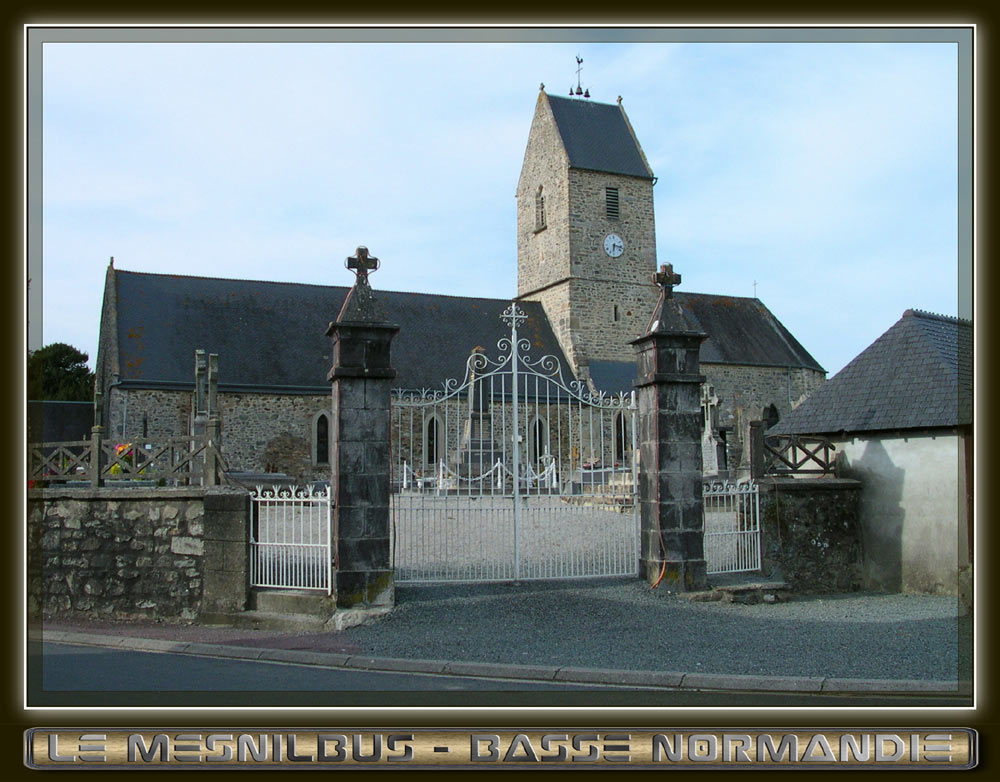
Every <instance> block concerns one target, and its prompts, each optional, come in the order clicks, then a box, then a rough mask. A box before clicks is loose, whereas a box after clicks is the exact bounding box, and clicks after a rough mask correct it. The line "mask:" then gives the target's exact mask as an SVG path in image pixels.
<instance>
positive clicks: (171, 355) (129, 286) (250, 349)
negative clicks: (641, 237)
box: [113, 270, 822, 393]
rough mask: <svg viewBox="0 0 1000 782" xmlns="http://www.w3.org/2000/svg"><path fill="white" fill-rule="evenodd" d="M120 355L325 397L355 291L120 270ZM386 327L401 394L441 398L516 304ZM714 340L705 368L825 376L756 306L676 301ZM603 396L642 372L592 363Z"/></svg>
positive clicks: (430, 315)
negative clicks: (419, 392)
mask: <svg viewBox="0 0 1000 782" xmlns="http://www.w3.org/2000/svg"><path fill="white" fill-rule="evenodd" d="M113 279H114V280H115V283H114V284H115V288H116V291H115V293H116V304H115V306H116V310H117V322H118V346H119V347H118V350H119V357H120V364H121V374H122V379H123V380H124V381H125V382H126V383H127V384H131V385H138V386H142V387H158V386H160V387H169V386H174V385H178V384H180V385H181V386H183V387H190V386H191V385H192V384H193V375H194V351H195V350H196V349H205V350H206V351H208V352H209V353H218V354H219V376H220V377H219V385H220V387H221V388H223V389H228V390H237V389H238V388H240V387H245V388H246V389H247V390H254V391H263V390H281V391H283V392H286V393H323V392H325V390H326V389H327V388H328V387H329V385H328V383H327V381H326V375H327V372H328V371H329V369H330V366H331V363H332V359H331V345H332V342H331V340H330V338H329V337H326V336H324V333H325V331H326V328H327V326H328V325H329V323H330V321H332V320H334V319H335V318H336V317H337V313H338V312H339V311H340V308H341V305H342V304H343V301H344V297H345V296H346V295H347V291H348V288H347V287H345V286H326V285H304V284H299V283H283V282H261V281H255V280H229V279H218V278H208V277H188V276H182V275H170V274H148V273H144V272H129V271H121V270H115V271H114V276H113ZM375 295H376V297H377V299H378V300H379V302H381V305H380V306H382V307H384V316H385V318H386V319H387V320H388V321H390V322H392V323H395V324H396V325H398V326H400V332H399V334H398V335H397V336H396V337H395V339H394V340H393V343H392V362H393V365H394V367H395V368H396V371H397V378H396V381H395V382H394V386H396V387H400V388H410V389H420V388H429V389H430V388H433V389H438V388H441V385H442V383H443V382H444V381H445V380H446V379H450V378H455V379H459V380H460V379H461V378H462V377H463V376H464V373H465V362H466V359H467V358H468V356H469V353H470V352H471V350H472V349H473V348H474V347H476V346H482V347H483V348H485V350H486V355H487V356H488V357H490V358H496V357H497V354H498V349H497V342H498V341H499V340H500V339H501V338H502V337H504V336H508V335H509V330H508V327H507V326H506V324H504V323H503V321H501V320H500V314H501V313H502V312H503V311H504V310H505V309H506V308H507V307H508V306H509V305H510V301H509V300H508V299H487V298H471V297H464V296H443V295H439V294H427V293H401V292H395V291H382V290H378V289H377V288H376V290H375ZM674 295H675V296H676V297H677V298H678V300H679V301H680V302H681V305H682V306H683V307H685V309H686V310H687V312H688V314H689V315H690V316H691V317H692V319H693V320H694V322H696V323H697V324H698V325H699V326H700V327H701V328H702V330H703V331H706V332H707V333H708V334H709V335H710V336H709V337H708V339H706V340H705V342H703V343H702V348H701V360H702V361H703V362H715V363H735V364H750V365H752V364H759V365H764V366H793V367H808V368H812V369H816V370H819V371H822V368H821V367H820V366H819V364H817V363H816V361H815V359H813V358H812V356H810V355H809V353H808V352H807V351H806V350H805V349H804V348H802V346H801V345H800V344H799V343H798V341H797V340H796V339H795V338H794V337H792V335H791V334H790V333H789V332H788V330H787V329H785V327H784V326H782V325H781V323H779V322H778V320H777V319H776V318H775V317H774V315H772V314H771V313H770V312H769V311H768V309H767V308H766V307H765V306H764V305H763V304H762V303H761V302H760V301H759V300H757V299H748V298H739V297H731V296H712V295H709V294H704V293H681V292H679V291H678V292H675V294H674ZM518 306H519V307H521V309H522V310H524V312H525V314H526V315H527V316H528V320H527V321H525V322H524V323H523V324H522V325H521V326H520V328H519V333H520V335H521V336H523V337H527V338H529V339H530V341H531V350H530V354H531V356H532V358H534V359H538V358H540V357H541V356H543V355H546V354H548V355H553V356H555V357H556V358H557V359H558V360H559V362H560V364H561V366H562V369H563V377H564V378H565V379H567V380H568V379H571V378H572V376H573V375H572V373H571V371H570V369H569V363H568V362H567V361H566V358H565V356H564V354H563V352H562V350H561V348H560V347H559V343H558V341H557V340H556V337H555V334H554V333H553V332H552V328H551V326H550V325H549V322H548V320H547V319H546V317H545V314H544V311H543V310H542V306H541V304H540V303H538V302H530V301H522V302H518ZM590 372H591V377H592V379H594V381H595V383H596V385H597V387H598V389H599V390H603V391H608V392H614V393H617V392H619V391H630V390H631V389H632V380H633V379H634V378H635V364H634V363H633V362H593V363H592V364H591V368H590Z"/></svg>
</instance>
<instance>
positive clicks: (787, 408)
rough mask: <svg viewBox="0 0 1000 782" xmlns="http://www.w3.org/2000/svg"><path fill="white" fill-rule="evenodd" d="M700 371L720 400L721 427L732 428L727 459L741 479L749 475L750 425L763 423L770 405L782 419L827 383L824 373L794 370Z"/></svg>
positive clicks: (707, 367)
mask: <svg viewBox="0 0 1000 782" xmlns="http://www.w3.org/2000/svg"><path fill="white" fill-rule="evenodd" d="M701 371H702V374H703V375H704V376H705V382H706V383H707V384H708V385H710V386H712V387H713V388H714V389H715V394H716V396H718V398H719V407H718V425H719V426H720V427H731V429H730V431H729V434H728V436H727V439H726V456H727V460H728V463H729V470H730V474H731V475H732V476H733V477H738V478H741V479H742V478H746V477H749V475H750V422H751V421H759V420H762V418H763V413H764V410H765V409H766V408H767V407H768V406H769V405H774V406H775V408H776V409H777V411H778V415H779V416H780V417H782V418H783V417H784V416H786V415H787V414H788V413H789V412H791V411H792V410H794V409H795V408H796V407H798V405H799V404H801V403H802V402H803V401H804V400H805V399H806V397H808V396H809V394H811V393H812V392H813V391H815V390H816V389H817V388H819V387H820V386H821V385H822V384H823V383H824V382H825V375H824V373H822V372H818V371H816V370H812V369H802V368H792V367H767V366H748V365H740V364H707V363H703V364H702V365H701Z"/></svg>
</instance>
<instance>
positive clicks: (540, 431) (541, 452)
mask: <svg viewBox="0 0 1000 782" xmlns="http://www.w3.org/2000/svg"><path fill="white" fill-rule="evenodd" d="M548 429H549V428H548V427H547V426H546V425H545V421H543V420H542V419H541V418H536V419H535V422H534V423H533V424H532V425H531V440H530V441H529V443H528V444H529V447H530V448H531V450H530V452H529V454H528V456H529V458H530V460H531V461H532V462H533V463H536V464H537V463H538V460H539V459H541V458H542V457H543V456H545V455H547V454H548V453H549V431H548Z"/></svg>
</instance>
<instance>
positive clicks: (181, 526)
mask: <svg viewBox="0 0 1000 782" xmlns="http://www.w3.org/2000/svg"><path fill="white" fill-rule="evenodd" d="M249 503H250V500H249V494H248V493H247V492H245V491H243V490H241V489H233V488H222V487H215V488H210V489H202V488H187V487H185V488H159V489H141V488H122V489H108V488H105V489H96V490H95V489H33V490H29V492H28V527H27V544H28V595H27V598H28V609H29V614H30V615H34V616H37V615H39V614H44V615H58V614H64V615H65V614H86V615H89V616H97V617H104V618H128V617H150V618H162V619H187V620H192V619H196V618H199V617H202V618H205V617H208V616H212V615H217V614H227V613H233V612H235V611H241V610H243V609H244V608H245V606H246V599H247V595H248V593H249V568H248V562H249V536H248V519H249V508H250V505H249Z"/></svg>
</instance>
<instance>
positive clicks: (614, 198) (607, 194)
mask: <svg viewBox="0 0 1000 782" xmlns="http://www.w3.org/2000/svg"><path fill="white" fill-rule="evenodd" d="M604 206H605V208H606V210H607V215H608V219H609V220H617V219H618V217H619V214H620V212H619V209H618V188H617V187H606V188H604Z"/></svg>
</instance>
